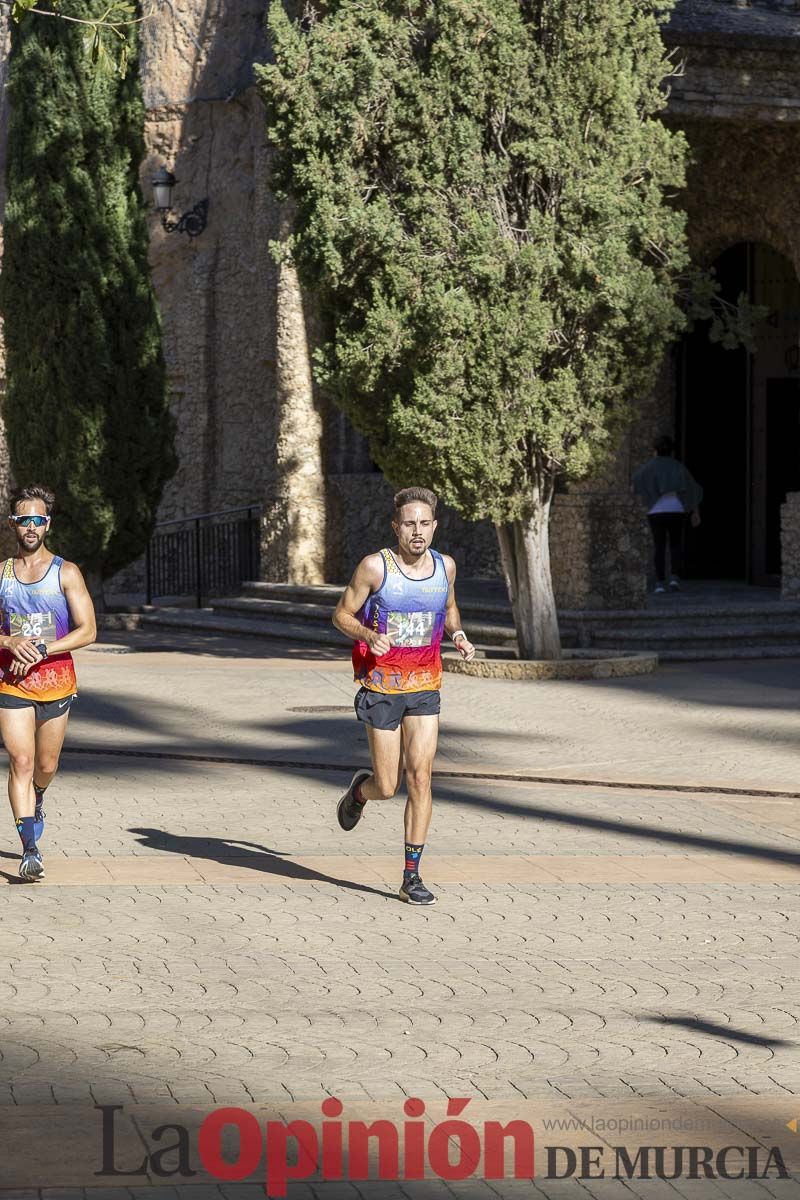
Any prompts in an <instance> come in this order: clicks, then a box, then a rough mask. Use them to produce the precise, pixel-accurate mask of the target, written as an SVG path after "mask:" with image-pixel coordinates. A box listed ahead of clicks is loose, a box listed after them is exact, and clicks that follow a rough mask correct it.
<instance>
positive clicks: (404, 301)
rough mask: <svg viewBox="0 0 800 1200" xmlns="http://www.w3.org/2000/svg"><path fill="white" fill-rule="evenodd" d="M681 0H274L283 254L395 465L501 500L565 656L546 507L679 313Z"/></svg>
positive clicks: (333, 373) (529, 603) (540, 645)
mask: <svg viewBox="0 0 800 1200" xmlns="http://www.w3.org/2000/svg"><path fill="white" fill-rule="evenodd" d="M669 7H670V3H669V0H666V2H665V0H604V2H603V3H602V4H598V3H596V0H413V2H410V3H409V2H408V0H327V2H326V3H324V4H322V5H321V6H320V9H319V11H318V12H317V13H316V14H315V13H314V12H312V11H310V10H309V11H307V12H306V14H305V15H304V16H303V17H302V18H300V19H297V18H294V19H293V16H292V13H293V10H294V8H295V6H294V5H291V4H287V5H286V6H285V7H284V6H283V5H281V4H280V3H274V4H273V5H272V6H271V8H270V18H269V20H270V29H271V34H272V44H273V49H274V62H273V63H272V64H270V65H268V66H265V67H263V68H262V69H261V83H262V90H263V93H264V96H265V99H266V102H267V107H268V114H269V129H270V135H271V137H272V139H273V141H274V143H275V144H276V145H277V147H278V151H279V153H278V161H277V169H276V182H277V185H278V186H279V187H280V188H282V190H283V192H284V193H286V194H290V195H291V196H293V197H294V199H295V201H296V207H297V223H296V228H295V234H294V238H293V241H292V242H291V244H290V245H289V246H288V248H287V250H286V252H287V253H290V254H292V255H293V257H294V260H295V262H296V263H297V265H298V268H299V269H300V271H301V273H302V276H303V278H304V281H305V282H306V284H307V285H308V286H311V287H313V288H315V289H316V290H317V294H318V296H319V297H320V299H321V302H322V304H323V306H324V308H325V311H326V313H327V316H328V319H329V329H330V336H329V337H328V338H327V340H326V343H325V345H324V347H323V351H322V356H321V359H320V362H319V365H318V371H319V378H320V379H321V380H322V381H323V382H324V383H325V384H326V385H327V388H328V391H329V393H330V395H331V396H332V397H333V398H334V399H335V401H336V402H337V403H338V404H340V405H341V406H342V407H343V408H344V409H345V411H346V412H347V413H348V415H349V416H350V418H351V420H352V421H353V423H354V424H355V425H356V427H357V428H358V429H360V430H361V431H362V432H363V433H365V434H366V435H367V436H368V437H369V439H370V445H371V452H372V456H373V458H374V460H375V461H376V462H377V463H378V464H379V465H380V466H381V468H382V469H383V470H384V473H385V474H386V475H387V476H388V478H389V479H390V480H391V481H392V482H393V483H395V484H397V485H405V484H408V483H425V484H426V485H427V486H429V487H432V488H434V490H436V491H437V492H438V493H439V494H440V496H441V497H442V498H443V499H444V500H446V501H447V502H449V503H451V504H453V505H454V506H455V507H456V508H457V509H458V510H459V511H460V512H461V513H462V514H463V515H464V516H466V517H468V518H480V517H490V518H491V519H492V520H493V521H494V522H495V524H496V525H497V528H498V535H499V540H500V547H501V551H502V555H503V560H504V566H505V569H506V575H507V578H508V581H509V590H510V592H511V596H512V601H513V604H514V613H515V619H516V625H517V635H518V641H519V645H520V650H521V653H522V654H523V656H525V657H530V656H533V657H557V656H558V654H559V653H560V645H559V637H558V623H557V618H556V611H555V603H554V599H553V591H552V584H551V577H550V566H549V549H548V518H549V512H550V504H551V500H552V497H553V493H554V488H555V484H556V480H557V478H558V477H559V476H566V477H569V478H579V477H581V476H585V475H586V474H587V473H589V472H590V471H591V470H592V469H593V468H595V467H596V465H597V464H598V461H599V460H600V459H601V458H602V456H603V455H604V454H605V453H607V451H608V448H609V446H610V445H612V444H613V443H612V434H613V432H614V430H615V428H617V427H618V426H619V423H620V422H621V421H622V420H623V419H624V418H625V416H626V414H627V413H628V411H629V404H630V402H631V400H633V399H634V398H635V397H637V396H641V395H642V394H643V393H644V392H646V390H647V389H648V387H649V386H650V384H651V383H652V381H653V378H654V373H655V371H656V370H657V368H658V364H659V362H660V360H661V356H662V354H663V352H664V349H665V346H666V344H667V343H668V342H669V340H670V339H671V338H674V337H675V336H676V334H677V333H678V331H679V330H680V329H681V328H682V327H683V324H684V316H683V312H682V307H681V304H680V302H679V291H680V287H681V286H682V284H681V277H682V276H683V275H684V273H685V272H686V270H687V264H688V253H687V246H686V238H685V232H684V224H685V218H684V216H683V214H682V213H681V211H680V209H679V208H678V207H677V206H675V205H674V204H673V203H672V202H671V200H670V196H671V195H672V196H674V194H675V193H676V192H678V191H679V190H680V188H681V187H682V185H683V182H684V157H685V142H684V139H683V137H682V135H681V134H679V133H673V132H671V131H670V130H668V129H667V128H666V127H665V125H664V124H663V123H662V122H661V120H660V117H659V113H660V110H661V109H662V108H663V107H664V104H665V93H664V87H663V84H664V80H665V79H666V77H667V76H668V75H669V74H670V72H671V71H672V64H671V63H670V62H669V60H668V59H667V56H666V54H665V51H664V47H663V44H662V42H661V39H660V32H659V23H660V21H661V20H663V19H664V18H665V16H666V13H667V11H668V9H669Z"/></svg>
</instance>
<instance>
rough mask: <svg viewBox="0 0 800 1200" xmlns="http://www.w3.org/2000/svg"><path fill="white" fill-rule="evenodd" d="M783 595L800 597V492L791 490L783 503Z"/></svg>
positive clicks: (790, 598)
mask: <svg viewBox="0 0 800 1200" xmlns="http://www.w3.org/2000/svg"><path fill="white" fill-rule="evenodd" d="M781 567H782V575H781V596H782V597H783V598H784V599H786V600H797V599H800V492H789V494H788V496H787V497H786V503H785V504H782V505H781Z"/></svg>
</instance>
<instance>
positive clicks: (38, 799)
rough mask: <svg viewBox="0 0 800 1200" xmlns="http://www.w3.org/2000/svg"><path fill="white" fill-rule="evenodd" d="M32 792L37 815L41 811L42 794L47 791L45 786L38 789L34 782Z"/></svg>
mask: <svg viewBox="0 0 800 1200" xmlns="http://www.w3.org/2000/svg"><path fill="white" fill-rule="evenodd" d="M33 790H34V793H35V795H36V812H37V813H38V812H39V811H40V810H41V807H42V801H43V800H44V794H45V792H46V791H47V784H45V785H44V787H39V785H38V783H36V782H35V781H34V784H33Z"/></svg>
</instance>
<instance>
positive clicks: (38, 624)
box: [4, 612, 56, 642]
mask: <svg viewBox="0 0 800 1200" xmlns="http://www.w3.org/2000/svg"><path fill="white" fill-rule="evenodd" d="M4 616H5V623H6V627H7V629H8V631H9V633H10V634H11V636H12V637H13V636H14V635H15V634H21V635H22V637H29V638H36V640H37V641H43V642H54V641H55V640H56V619H55V616H54V615H53V613H51V612H41V613H9V612H7V613H5V614H4Z"/></svg>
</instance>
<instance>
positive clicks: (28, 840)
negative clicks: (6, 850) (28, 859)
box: [17, 817, 36, 854]
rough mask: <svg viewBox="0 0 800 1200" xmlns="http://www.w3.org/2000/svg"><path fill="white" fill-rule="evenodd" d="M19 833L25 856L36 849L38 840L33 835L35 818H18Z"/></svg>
mask: <svg viewBox="0 0 800 1200" xmlns="http://www.w3.org/2000/svg"><path fill="white" fill-rule="evenodd" d="M17 833H18V834H19V836H20V840H21V842H22V849H23V851H24V853H25V854H27V853H28V851H29V850H35V849H36V838H35V837H34V833H33V817H17Z"/></svg>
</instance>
